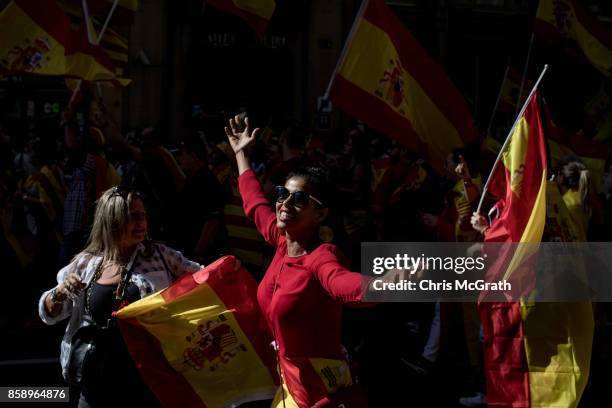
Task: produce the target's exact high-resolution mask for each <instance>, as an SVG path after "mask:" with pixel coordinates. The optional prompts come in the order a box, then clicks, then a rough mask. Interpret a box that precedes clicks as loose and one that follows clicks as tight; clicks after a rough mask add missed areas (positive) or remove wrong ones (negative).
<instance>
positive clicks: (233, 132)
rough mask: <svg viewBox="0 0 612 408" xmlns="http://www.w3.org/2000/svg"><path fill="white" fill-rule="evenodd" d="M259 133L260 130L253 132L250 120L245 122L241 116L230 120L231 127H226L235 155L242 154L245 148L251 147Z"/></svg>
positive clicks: (256, 129) (246, 119)
mask: <svg viewBox="0 0 612 408" xmlns="http://www.w3.org/2000/svg"><path fill="white" fill-rule="evenodd" d="M259 132H260V129H259V128H255V129H254V130H253V131H251V124H250V123H249V118H245V119H244V120H243V119H242V118H241V117H240V116H239V115H236V116H235V117H234V118H233V119H230V120H229V127H227V126H226V127H225V134H226V135H227V138H228V139H229V143H230V146H232V149H233V150H234V153H235V154H238V153H240V152H241V151H243V149H244V148H245V147H247V146H248V145H250V144H251V143H252V142H253V141H254V140H255V138H256V137H257V136H258V135H259Z"/></svg>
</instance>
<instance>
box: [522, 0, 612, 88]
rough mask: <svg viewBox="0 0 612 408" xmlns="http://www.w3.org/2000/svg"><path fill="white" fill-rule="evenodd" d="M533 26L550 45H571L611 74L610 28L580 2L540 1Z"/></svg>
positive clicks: (607, 74)
mask: <svg viewBox="0 0 612 408" xmlns="http://www.w3.org/2000/svg"><path fill="white" fill-rule="evenodd" d="M534 29H535V32H537V33H538V34H539V35H540V36H541V37H542V38H544V39H546V40H548V41H549V42H551V43H553V44H563V43H564V42H565V43H570V44H573V46H574V49H575V48H577V49H578V51H579V52H580V53H581V54H582V55H583V56H584V57H585V58H586V59H587V60H588V61H589V62H590V63H591V64H592V65H593V66H594V67H595V68H596V69H597V70H599V71H600V72H601V73H602V74H604V75H605V76H608V77H610V76H612V31H610V30H609V29H607V28H606V27H604V26H603V25H602V24H601V23H600V22H599V21H597V19H596V18H595V17H594V16H592V15H591V14H590V13H589V11H588V10H587V9H586V8H585V7H584V6H583V5H582V4H580V2H578V1H575V0H540V5H539V7H538V11H537V14H536V20H535V27H534Z"/></svg>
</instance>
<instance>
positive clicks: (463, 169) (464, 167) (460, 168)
mask: <svg viewBox="0 0 612 408" xmlns="http://www.w3.org/2000/svg"><path fill="white" fill-rule="evenodd" d="M455 174H456V175H457V176H458V177H460V178H461V179H462V180H466V181H469V180H471V179H472V176H470V169H469V168H468V164H467V162H466V161H465V159H464V158H463V156H459V164H458V165H457V167H455Z"/></svg>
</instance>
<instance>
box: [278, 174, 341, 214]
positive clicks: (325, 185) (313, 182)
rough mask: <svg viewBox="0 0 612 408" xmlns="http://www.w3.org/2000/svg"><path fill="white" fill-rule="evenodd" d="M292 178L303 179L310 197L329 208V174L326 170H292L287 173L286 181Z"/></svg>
mask: <svg viewBox="0 0 612 408" xmlns="http://www.w3.org/2000/svg"><path fill="white" fill-rule="evenodd" d="M292 177H301V178H303V179H304V181H305V183H306V185H307V186H308V189H309V190H310V192H311V193H312V195H314V196H316V197H317V198H319V199H320V200H321V201H322V202H323V206H324V207H329V206H330V201H331V196H330V192H329V172H328V171H327V169H325V168H323V167H318V166H307V167H301V168H299V169H296V170H293V171H291V172H290V173H289V175H288V176H287V179H286V180H289V179H290V178H292Z"/></svg>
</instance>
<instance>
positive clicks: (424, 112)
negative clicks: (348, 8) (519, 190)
mask: <svg viewBox="0 0 612 408" xmlns="http://www.w3.org/2000/svg"><path fill="white" fill-rule="evenodd" d="M328 94H329V96H330V97H331V99H332V101H333V102H334V103H335V104H336V105H338V106H339V107H340V108H341V109H343V110H344V111H346V112H347V113H348V114H350V115H352V116H354V117H356V118H359V119H360V120H362V121H363V122H365V123H366V124H367V125H368V126H371V127H373V128H375V129H377V130H379V131H381V132H382V133H384V134H386V135H387V136H389V137H392V138H394V139H396V140H398V141H399V142H400V143H402V144H403V145H405V146H407V147H409V148H411V149H412V150H415V151H417V152H419V153H421V154H422V155H423V156H424V158H426V159H428V160H429V162H430V163H431V164H432V166H433V167H434V168H435V169H436V170H437V171H438V172H441V173H442V172H443V170H444V164H445V162H446V157H447V156H448V153H450V152H451V151H452V150H453V149H454V148H458V147H462V146H463V145H464V144H465V143H468V142H471V141H472V140H474V139H475V137H476V131H475V128H474V126H473V123H472V115H471V113H470V110H469V108H468V106H467V103H466V102H465V100H464V98H463V96H462V95H461V93H460V92H459V91H458V90H457V88H455V86H454V85H453V83H452V82H451V81H450V79H449V78H448V77H447V76H446V74H445V73H444V70H443V69H442V67H441V66H440V65H438V64H437V63H435V62H434V61H433V60H432V59H431V58H429V56H428V55H427V53H426V52H425V50H423V48H421V46H420V45H419V44H418V43H417V41H416V40H415V38H414V37H413V36H412V35H411V34H410V32H408V30H406V29H405V28H404V26H403V25H402V23H401V22H400V20H399V19H398V18H397V16H396V15H395V14H394V13H393V12H392V11H391V9H389V7H388V6H387V5H386V4H385V2H384V0H364V2H363V3H362V6H361V9H360V12H359V14H358V15H357V18H356V20H355V23H354V24H353V28H352V30H351V33H350V34H349V37H348V39H347V42H346V45H345V48H344V52H343V53H342V56H341V57H340V61H339V63H338V67H337V69H336V71H335V72H334V74H333V76H332V79H331V83H330V88H329V91H328Z"/></svg>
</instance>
